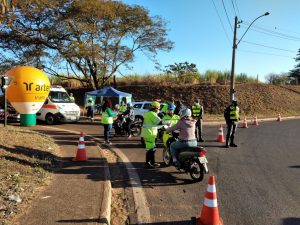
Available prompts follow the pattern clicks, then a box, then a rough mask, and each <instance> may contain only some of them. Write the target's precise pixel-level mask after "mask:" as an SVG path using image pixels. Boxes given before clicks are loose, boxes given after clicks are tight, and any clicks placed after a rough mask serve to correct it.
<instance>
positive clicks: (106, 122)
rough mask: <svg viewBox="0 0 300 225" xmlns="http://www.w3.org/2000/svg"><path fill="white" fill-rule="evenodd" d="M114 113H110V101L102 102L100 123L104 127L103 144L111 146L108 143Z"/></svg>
mask: <svg viewBox="0 0 300 225" xmlns="http://www.w3.org/2000/svg"><path fill="white" fill-rule="evenodd" d="M115 116H116V113H113V112H112V104H111V101H110V100H108V99H106V100H104V103H103V106H102V118H101V122H102V124H103V126H104V144H111V142H110V141H109V135H110V130H111V128H112V124H113V120H114V117H115Z"/></svg>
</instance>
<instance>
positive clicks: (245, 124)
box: [243, 116, 248, 128]
mask: <svg viewBox="0 0 300 225" xmlns="http://www.w3.org/2000/svg"><path fill="white" fill-rule="evenodd" d="M243 128H248V124H247V119H246V116H245V118H244V124H243Z"/></svg>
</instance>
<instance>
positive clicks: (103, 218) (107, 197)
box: [47, 127, 112, 225]
mask: <svg viewBox="0 0 300 225" xmlns="http://www.w3.org/2000/svg"><path fill="white" fill-rule="evenodd" d="M47 128H48V129H52V130H61V131H65V132H69V133H73V134H80V132H77V131H73V130H67V129H61V128H53V127H47ZM85 136H86V137H89V138H91V140H92V141H93V142H94V143H95V144H96V147H97V148H98V149H99V153H100V155H101V156H102V157H103V155H102V153H101V151H100V150H101V148H100V146H99V145H98V144H99V141H98V140H97V138H95V137H93V136H91V135H85ZM103 164H104V176H105V181H104V190H103V199H102V204H101V207H100V215H99V222H98V223H97V224H100V225H110V217H111V199H112V191H111V176H110V172H109V167H108V163H107V161H106V160H103Z"/></svg>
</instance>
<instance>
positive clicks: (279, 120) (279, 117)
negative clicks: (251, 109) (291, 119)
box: [277, 113, 282, 122]
mask: <svg viewBox="0 0 300 225" xmlns="http://www.w3.org/2000/svg"><path fill="white" fill-rule="evenodd" d="M281 121H282V119H281V115H280V113H279V114H278V117H277V122H281Z"/></svg>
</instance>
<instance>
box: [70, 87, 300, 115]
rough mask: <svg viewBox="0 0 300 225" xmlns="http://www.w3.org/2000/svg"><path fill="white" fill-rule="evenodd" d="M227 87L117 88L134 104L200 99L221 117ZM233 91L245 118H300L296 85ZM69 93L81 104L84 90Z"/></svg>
mask: <svg viewBox="0 0 300 225" xmlns="http://www.w3.org/2000/svg"><path fill="white" fill-rule="evenodd" d="M229 88H230V87H229V85H181V86H178V85H174V86H159V85H155V86H150V85H131V86H120V87H118V88H117V89H118V90H121V91H124V92H129V93H132V95H133V98H134V100H135V101H140V100H153V99H157V98H158V99H161V100H162V101H167V100H170V99H171V98H172V97H174V98H175V100H181V101H182V102H183V103H184V104H185V105H188V106H190V105H191V104H192V103H193V101H194V100H195V99H197V98H200V99H201V100H202V101H203V104H204V107H205V112H206V113H209V114H222V113H223V110H224V108H225V107H226V106H227V105H228V102H229ZM235 89H236V96H237V99H238V101H239V105H240V108H241V110H242V113H243V114H245V115H248V116H251V115H258V116H270V115H277V114H278V113H281V114H282V115H300V87H299V86H290V85H288V86H276V85H267V84H239V85H236V88H235ZM69 91H70V92H73V93H74V95H75V97H76V102H77V103H78V104H80V105H83V95H84V92H85V90H83V89H73V90H69Z"/></svg>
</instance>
